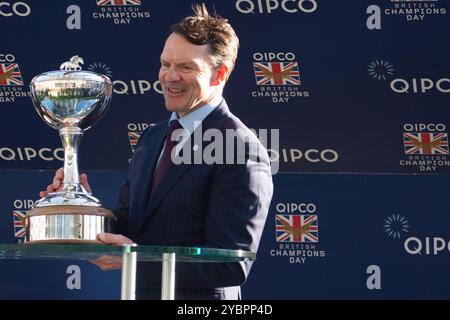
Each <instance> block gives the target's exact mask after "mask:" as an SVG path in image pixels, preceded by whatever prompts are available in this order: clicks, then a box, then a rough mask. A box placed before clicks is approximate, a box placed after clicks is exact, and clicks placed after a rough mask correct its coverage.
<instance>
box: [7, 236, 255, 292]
mask: <svg viewBox="0 0 450 320" xmlns="http://www.w3.org/2000/svg"><path fill="white" fill-rule="evenodd" d="M102 256H109V257H108V258H109V259H111V257H116V258H117V260H118V261H120V260H121V261H122V281H121V299H122V300H134V299H135V288H136V262H137V261H155V262H157V261H161V262H162V279H161V299H162V300H173V299H174V298H175V261H179V262H192V263H217V262H238V261H252V260H255V258H256V253H254V252H249V251H243V250H226V249H216V248H201V247H168V246H144V245H139V246H138V245H124V246H110V245H103V244H37V243H33V244H5V243H0V260H1V259H36V260H37V259H44V260H95V259H99V258H101V257H102Z"/></svg>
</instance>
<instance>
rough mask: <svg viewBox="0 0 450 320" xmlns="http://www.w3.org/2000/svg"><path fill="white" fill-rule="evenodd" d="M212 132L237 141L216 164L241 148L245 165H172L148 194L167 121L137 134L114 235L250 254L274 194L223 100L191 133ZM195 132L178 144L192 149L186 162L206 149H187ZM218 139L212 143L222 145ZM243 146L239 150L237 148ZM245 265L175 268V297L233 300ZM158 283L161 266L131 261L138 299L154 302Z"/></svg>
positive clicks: (255, 150)
mask: <svg viewBox="0 0 450 320" xmlns="http://www.w3.org/2000/svg"><path fill="white" fill-rule="evenodd" d="M212 128H214V129H217V130H219V131H220V132H221V133H222V134H223V137H225V136H226V135H225V133H226V130H227V129H233V130H235V131H234V132H236V134H234V136H233V139H234V142H236V143H235V144H234V147H233V148H231V149H230V148H228V150H226V149H224V151H223V159H226V156H227V154H228V155H229V156H230V154H229V153H230V152H231V151H233V154H232V155H234V156H235V157H234V159H236V156H237V155H240V156H242V152H238V150H245V151H244V152H245V161H244V162H243V163H233V164H220V163H214V164H206V163H204V162H203V161H202V163H201V164H192V163H191V164H180V165H173V166H172V167H171V168H170V170H169V171H168V173H167V174H166V176H165V177H164V178H163V179H162V181H161V182H160V184H159V185H158V186H157V188H156V189H155V191H154V192H153V194H152V195H151V196H150V190H151V186H152V177H153V172H154V170H155V166H156V163H157V161H158V158H159V155H160V152H161V149H162V147H163V143H164V139H165V134H166V131H167V129H168V123H167V121H164V122H161V123H159V124H157V125H155V126H152V127H149V128H148V129H147V130H146V131H145V132H144V133H143V134H142V135H141V138H140V140H139V143H138V145H137V147H136V149H135V152H134V154H133V158H132V160H131V164H130V169H129V174H128V178H127V179H126V181H125V183H124V184H123V186H122V188H121V191H120V195H119V200H118V205H117V208H116V210H115V214H116V216H117V217H118V223H117V230H116V233H121V234H124V235H125V236H127V237H129V238H130V239H132V240H133V241H134V242H136V243H137V244H146V245H167V246H201V247H209V248H222V249H242V250H249V251H253V252H256V251H257V249H258V245H259V242H260V238H261V235H262V231H263V228H264V224H265V221H266V218H267V214H268V210H269V205H270V201H271V199H272V194H273V184H272V176H271V171H270V162H269V157H268V155H267V151H266V149H265V148H264V147H263V146H262V144H261V143H260V141H259V140H258V138H257V137H256V136H255V135H254V134H253V133H252V132H251V131H250V130H249V129H248V128H247V127H246V126H245V125H244V124H243V123H242V122H241V121H240V120H239V119H238V118H237V117H236V116H234V115H233V114H232V113H231V112H230V111H229V109H228V107H227V105H226V103H225V101H222V103H221V104H220V105H219V106H218V107H217V108H216V109H214V110H213V111H212V112H211V113H210V114H209V115H208V116H207V117H206V118H205V119H204V120H203V122H202V125H201V128H200V127H198V128H197V129H196V130H200V129H202V131H203V132H205V131H206V130H207V129H212ZM195 134H196V132H194V134H193V135H191V139H190V140H189V141H187V142H186V145H185V148H189V149H190V150H195V149H197V150H196V151H193V154H194V155H193V157H196V155H195V153H196V152H203V151H204V150H205V147H207V146H208V143H211V142H208V141H203V142H202V145H203V148H201V147H200V148H194V147H193V146H194V143H196V144H198V141H193V140H194V139H193V136H195ZM225 140H226V139H225V138H224V139H223V141H220V140H218V141H217V142H216V143H219V144H222V145H221V146H223V147H225V146H226V142H225ZM222 142H223V143H222ZM242 144H243V145H244V146H245V148H244V149H242V148H240V149H239V146H241V147H242ZM216 146H217V144H216ZM185 148H183V149H184V150H186V149H185ZM197 156H199V155H198V154H197ZM200 156H201V154H200ZM200 159H202V158H200ZM224 161H225V160H224ZM234 162H235V161H234ZM251 264H252V263H251V262H239V263H238V262H236V263H177V264H176V280H175V281H176V292H175V298H177V299H180V298H181V299H238V298H239V297H240V296H239V295H240V290H239V289H240V287H239V286H240V285H241V284H243V283H244V282H245V280H246V278H247V276H248V273H249V271H250V268H251ZM160 281H161V263H154V262H140V263H138V272H137V284H136V286H137V292H136V296H137V298H144V299H145V298H155V299H158V298H159V297H160V285H161V282H160Z"/></svg>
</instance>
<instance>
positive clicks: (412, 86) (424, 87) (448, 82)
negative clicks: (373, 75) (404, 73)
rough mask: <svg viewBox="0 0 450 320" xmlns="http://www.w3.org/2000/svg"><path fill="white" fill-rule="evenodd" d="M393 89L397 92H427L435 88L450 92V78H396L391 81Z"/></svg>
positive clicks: (442, 91)
mask: <svg viewBox="0 0 450 320" xmlns="http://www.w3.org/2000/svg"><path fill="white" fill-rule="evenodd" d="M391 89H392V91H394V92H396V93H426V92H427V91H430V90H433V89H435V90H437V91H439V92H441V93H450V79H449V78H442V79H439V80H437V81H434V80H432V79H427V78H420V79H416V78H412V79H394V80H392V81H391Z"/></svg>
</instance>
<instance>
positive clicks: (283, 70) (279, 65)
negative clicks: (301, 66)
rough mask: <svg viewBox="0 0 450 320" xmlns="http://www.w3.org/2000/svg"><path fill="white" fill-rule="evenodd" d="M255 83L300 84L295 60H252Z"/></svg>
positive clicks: (260, 84) (261, 84)
mask: <svg viewBox="0 0 450 320" xmlns="http://www.w3.org/2000/svg"><path fill="white" fill-rule="evenodd" d="M253 68H254V70H255V77H256V84H257V85H259V86H263V85H282V86H286V85H297V86H298V85H300V72H299V71H298V64H297V62H254V63H253Z"/></svg>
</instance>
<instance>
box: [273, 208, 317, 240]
mask: <svg viewBox="0 0 450 320" xmlns="http://www.w3.org/2000/svg"><path fill="white" fill-rule="evenodd" d="M275 223H276V225H275V229H276V237H277V242H319V227H318V220H317V215H295V214H292V215H283V214H277V215H275Z"/></svg>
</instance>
